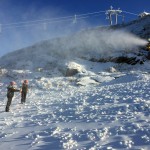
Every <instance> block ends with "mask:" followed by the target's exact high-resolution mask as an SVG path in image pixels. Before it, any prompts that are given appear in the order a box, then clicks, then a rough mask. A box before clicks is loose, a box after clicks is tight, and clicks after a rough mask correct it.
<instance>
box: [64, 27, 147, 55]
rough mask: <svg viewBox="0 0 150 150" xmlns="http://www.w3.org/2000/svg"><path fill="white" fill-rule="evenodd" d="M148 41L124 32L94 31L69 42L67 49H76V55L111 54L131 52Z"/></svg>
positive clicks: (77, 36) (84, 33)
mask: <svg viewBox="0 0 150 150" xmlns="http://www.w3.org/2000/svg"><path fill="white" fill-rule="evenodd" d="M146 44H147V41H146V40H144V39H141V38H140V37H138V36H136V35H134V34H131V33H129V32H127V31H122V30H110V29H109V30H98V29H96V30H93V31H90V30H89V31H88V30H87V31H84V32H82V33H79V34H77V35H76V36H75V37H74V38H73V39H72V40H69V42H67V48H70V49H76V53H78V54H79V53H80V52H81V53H87V52H90V53H92V52H94V53H95V52H96V53H99V54H102V55H103V54H104V55H106V54H110V53H112V52H118V51H131V50H135V49H137V48H138V47H139V46H144V45H146Z"/></svg>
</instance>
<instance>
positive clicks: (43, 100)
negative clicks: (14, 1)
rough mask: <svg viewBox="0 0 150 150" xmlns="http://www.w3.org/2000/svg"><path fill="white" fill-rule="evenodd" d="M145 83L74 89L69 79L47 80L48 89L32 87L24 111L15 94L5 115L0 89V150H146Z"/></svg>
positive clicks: (149, 83)
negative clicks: (49, 82)
mask: <svg viewBox="0 0 150 150" xmlns="http://www.w3.org/2000/svg"><path fill="white" fill-rule="evenodd" d="M132 76H134V75H130V76H129V78H130V77H132ZM135 76H136V75H135ZM146 79H147V80H145V78H143V79H141V78H140V77H139V78H138V80H132V81H130V82H122V83H121V82H117V79H116V83H114V82H113V81H110V82H108V84H106V83H105V84H103V83H102V84H100V85H92V86H91V85H90V86H75V85H74V84H73V83H71V81H70V80H69V78H68V79H67V78H51V79H49V80H50V81H51V82H52V83H53V86H51V87H50V88H49V90H45V89H40V88H38V89H36V88H35V87H34V86H33V87H32V88H31V89H30V92H29V94H28V97H27V103H26V104H24V105H22V104H20V96H19V94H18V93H15V95H16V97H14V99H13V101H12V105H11V107H10V109H11V111H10V112H9V113H6V112H4V109H5V105H6V98H5V95H6V91H5V89H4V88H5V87H2V88H1V93H2V95H1V99H2V100H1V101H0V109H1V115H0V149H1V150H7V149H14V150H19V149H24V150H27V149H28V150H34V149H36V150H37V149H42V150H48V149H53V150H59V149H78V150H84V149H85V150H86V149H90V150H97V149H100V150H105V149H111V150H112V149H132V150H134V149H135V150H137V149H139V150H148V149H150V146H149V145H150V120H149V113H150V108H149V97H150V77H149V75H147V78H146ZM118 80H119V79H118ZM31 82H32V81H31ZM31 82H30V83H31ZM41 85H43V81H42V82H41Z"/></svg>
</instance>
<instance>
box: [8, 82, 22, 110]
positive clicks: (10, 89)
mask: <svg viewBox="0 0 150 150" xmlns="http://www.w3.org/2000/svg"><path fill="white" fill-rule="evenodd" d="M15 85H16V83H15V82H14V81H12V82H10V85H9V86H8V87H7V98H8V100H7V104H6V109H5V111H6V112H9V107H10V105H11V102H12V98H13V97H14V92H20V90H19V89H16V88H15V87H14V86H15Z"/></svg>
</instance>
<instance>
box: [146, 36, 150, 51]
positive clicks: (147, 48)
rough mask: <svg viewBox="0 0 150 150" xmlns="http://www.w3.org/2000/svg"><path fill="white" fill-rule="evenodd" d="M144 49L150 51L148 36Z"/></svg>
mask: <svg viewBox="0 0 150 150" xmlns="http://www.w3.org/2000/svg"><path fill="white" fill-rule="evenodd" d="M145 49H146V50H147V51H150V38H149V39H148V43H147V45H146V47H145Z"/></svg>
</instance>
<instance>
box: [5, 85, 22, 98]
mask: <svg viewBox="0 0 150 150" xmlns="http://www.w3.org/2000/svg"><path fill="white" fill-rule="evenodd" d="M19 91H20V90H18V89H16V88H15V87H13V86H12V85H9V86H8V87H7V97H13V96H14V92H19Z"/></svg>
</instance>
